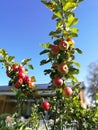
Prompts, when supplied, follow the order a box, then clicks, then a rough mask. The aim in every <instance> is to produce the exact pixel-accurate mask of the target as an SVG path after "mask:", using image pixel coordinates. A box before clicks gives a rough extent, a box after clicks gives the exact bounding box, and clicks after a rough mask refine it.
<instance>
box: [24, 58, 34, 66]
mask: <svg viewBox="0 0 98 130" xmlns="http://www.w3.org/2000/svg"><path fill="white" fill-rule="evenodd" d="M31 60H32V58H29V59H24V60H22V65H26V64H27V63H28V62H29V61H31Z"/></svg>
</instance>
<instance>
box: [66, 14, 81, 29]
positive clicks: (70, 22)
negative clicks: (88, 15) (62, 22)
mask: <svg viewBox="0 0 98 130" xmlns="http://www.w3.org/2000/svg"><path fill="white" fill-rule="evenodd" d="M77 23H78V19H77V18H75V17H74V16H73V15H70V16H69V17H68V21H67V24H66V26H67V27H70V26H72V25H75V24H77Z"/></svg>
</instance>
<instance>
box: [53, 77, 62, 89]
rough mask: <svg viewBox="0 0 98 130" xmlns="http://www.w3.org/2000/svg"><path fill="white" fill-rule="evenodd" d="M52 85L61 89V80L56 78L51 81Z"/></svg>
mask: <svg viewBox="0 0 98 130" xmlns="http://www.w3.org/2000/svg"><path fill="white" fill-rule="evenodd" d="M53 85H54V86H60V87H61V86H62V85H63V80H62V79H61V78H59V77H56V78H54V79H53Z"/></svg>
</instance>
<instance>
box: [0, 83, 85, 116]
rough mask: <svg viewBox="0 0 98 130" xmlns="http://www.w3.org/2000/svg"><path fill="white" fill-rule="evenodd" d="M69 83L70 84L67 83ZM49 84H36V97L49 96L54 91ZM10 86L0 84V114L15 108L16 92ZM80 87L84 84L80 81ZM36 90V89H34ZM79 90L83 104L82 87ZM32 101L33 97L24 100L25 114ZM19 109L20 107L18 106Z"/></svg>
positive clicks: (28, 110)
mask: <svg viewBox="0 0 98 130" xmlns="http://www.w3.org/2000/svg"><path fill="white" fill-rule="evenodd" d="M69 85H70V84H69ZM49 86H50V84H38V85H37V92H38V93H37V95H38V97H41V96H42V97H45V98H47V96H51V95H54V94H55V91H54V90H52V89H51V87H49ZM11 88H12V87H10V86H0V114H2V113H11V112H13V111H14V110H15V106H16V104H17V100H16V98H15V95H16V93H14V92H13V91H12V90H11ZM82 88H84V84H83V83H82ZM35 90H36V89H35ZM81 90H82V91H81V92H80V99H81V103H82V106H83V107H84V106H85V102H84V101H85V95H84V89H81ZM32 102H34V99H30V100H28V101H27V102H26V107H27V111H26V114H27V115H29V114H30V106H31V105H32ZM20 111H21V108H20Z"/></svg>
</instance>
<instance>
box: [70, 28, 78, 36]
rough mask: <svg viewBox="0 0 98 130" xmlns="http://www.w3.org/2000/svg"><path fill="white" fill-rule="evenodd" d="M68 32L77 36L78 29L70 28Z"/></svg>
mask: <svg viewBox="0 0 98 130" xmlns="http://www.w3.org/2000/svg"><path fill="white" fill-rule="evenodd" d="M70 31H71V32H72V33H73V34H76V35H78V31H79V29H78V28H71V29H70Z"/></svg>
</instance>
